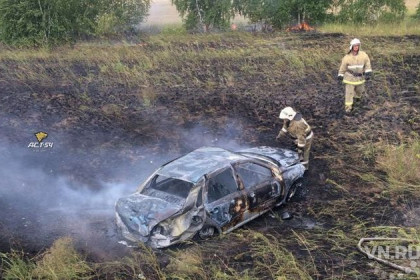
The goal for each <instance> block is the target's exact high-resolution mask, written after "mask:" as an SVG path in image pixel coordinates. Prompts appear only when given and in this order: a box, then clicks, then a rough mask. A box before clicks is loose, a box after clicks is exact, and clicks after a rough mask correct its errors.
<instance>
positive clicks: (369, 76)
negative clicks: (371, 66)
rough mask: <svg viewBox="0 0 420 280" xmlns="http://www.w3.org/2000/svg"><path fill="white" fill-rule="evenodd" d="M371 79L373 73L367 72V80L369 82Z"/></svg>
mask: <svg viewBox="0 0 420 280" xmlns="http://www.w3.org/2000/svg"><path fill="white" fill-rule="evenodd" d="M371 77H372V72H366V73H365V80H366V81H369V80H370V78H371Z"/></svg>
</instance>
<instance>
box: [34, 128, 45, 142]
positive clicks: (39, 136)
mask: <svg viewBox="0 0 420 280" xmlns="http://www.w3.org/2000/svg"><path fill="white" fill-rule="evenodd" d="M47 136H48V133H46V132H42V131H40V132H37V133H35V137H36V139H37V140H38V142H39V143H41V142H42V140H44V139H45V138H47Z"/></svg>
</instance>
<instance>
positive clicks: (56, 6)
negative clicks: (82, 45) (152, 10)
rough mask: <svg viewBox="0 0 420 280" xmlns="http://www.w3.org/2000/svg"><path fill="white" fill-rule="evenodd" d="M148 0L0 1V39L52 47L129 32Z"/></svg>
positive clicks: (142, 12) (146, 8)
mask: <svg viewBox="0 0 420 280" xmlns="http://www.w3.org/2000/svg"><path fill="white" fill-rule="evenodd" d="M149 6H150V0H38V1H33V0H0V39H1V40H2V41H3V42H5V43H7V44H14V45H18V46H22V45H24V46H39V45H56V44H59V43H62V42H74V41H75V40H77V39H80V38H82V37H86V36H90V35H94V34H95V32H98V33H99V34H100V35H103V34H105V33H111V31H112V32H122V31H126V30H129V29H131V28H132V27H133V25H134V24H136V23H139V22H140V21H141V20H143V18H144V17H145V15H146V13H147V11H148V9H149Z"/></svg>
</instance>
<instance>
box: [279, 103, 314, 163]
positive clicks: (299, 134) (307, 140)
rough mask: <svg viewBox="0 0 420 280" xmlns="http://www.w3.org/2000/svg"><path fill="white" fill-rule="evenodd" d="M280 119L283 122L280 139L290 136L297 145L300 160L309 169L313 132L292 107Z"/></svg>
mask: <svg viewBox="0 0 420 280" xmlns="http://www.w3.org/2000/svg"><path fill="white" fill-rule="evenodd" d="M279 118H280V119H282V120H283V127H282V129H281V130H280V132H279V134H278V135H277V137H276V139H279V138H280V137H282V136H283V135H286V134H288V135H290V137H292V138H293V139H294V140H295V143H296V145H297V149H298V153H299V159H300V161H301V163H302V164H303V165H304V166H305V168H306V169H308V167H309V152H310V149H311V144H312V137H313V135H314V134H313V132H312V129H311V127H310V126H309V125H308V123H307V122H306V121H305V120H304V119H303V117H302V115H301V114H300V113H298V112H296V111H295V110H293V108H292V107H286V108H284V109H283V110H281V112H280V115H279Z"/></svg>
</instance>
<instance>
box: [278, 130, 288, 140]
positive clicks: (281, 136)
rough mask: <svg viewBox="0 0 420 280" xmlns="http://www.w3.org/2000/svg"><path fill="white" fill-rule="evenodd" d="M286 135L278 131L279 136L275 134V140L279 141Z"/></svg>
mask: <svg viewBox="0 0 420 280" xmlns="http://www.w3.org/2000/svg"><path fill="white" fill-rule="evenodd" d="M285 135H286V133H284V132H283V131H280V133H279V134H277V137H276V140H277V141H279V140H280V139H281V138H283V136H285Z"/></svg>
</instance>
